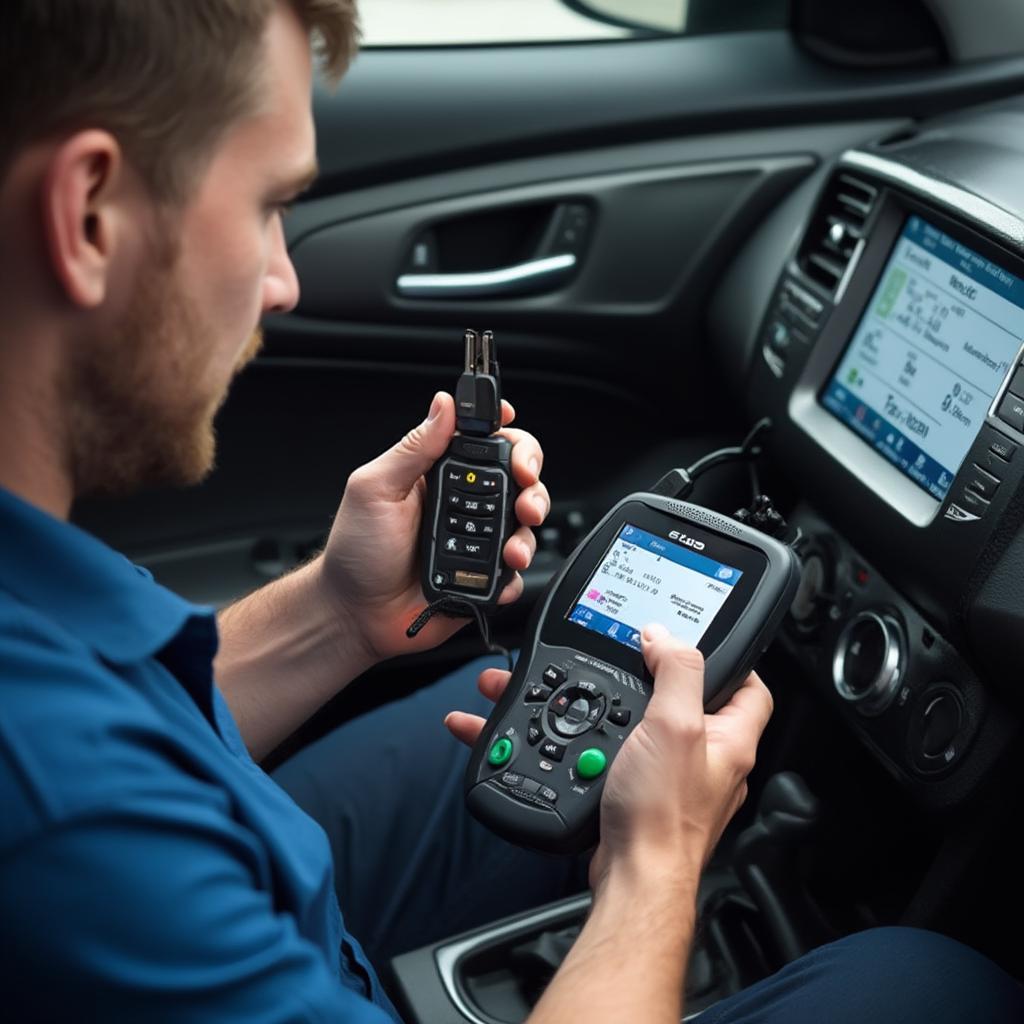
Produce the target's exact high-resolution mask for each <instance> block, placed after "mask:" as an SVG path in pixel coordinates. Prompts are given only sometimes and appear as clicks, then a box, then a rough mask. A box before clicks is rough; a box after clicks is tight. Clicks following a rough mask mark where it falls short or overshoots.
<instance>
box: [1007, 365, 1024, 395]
mask: <svg viewBox="0 0 1024 1024" xmlns="http://www.w3.org/2000/svg"><path fill="white" fill-rule="evenodd" d="M1010 391H1011V392H1012V393H1013V394H1015V395H1017V397H1018V398H1024V366H1018V367H1017V370H1016V372H1015V373H1014V375H1013V380H1011V381H1010Z"/></svg>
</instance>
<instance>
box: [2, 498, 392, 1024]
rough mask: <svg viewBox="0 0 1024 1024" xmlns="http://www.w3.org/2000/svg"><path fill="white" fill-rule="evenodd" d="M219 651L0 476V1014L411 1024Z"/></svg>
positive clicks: (151, 588) (205, 621)
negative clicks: (351, 928)
mask: <svg viewBox="0 0 1024 1024" xmlns="http://www.w3.org/2000/svg"><path fill="white" fill-rule="evenodd" d="M216 648H217V629H216V622H215V619H214V616H213V613H212V611H211V610H210V609H208V608H201V607H197V606H195V605H192V604H189V603H188V602H187V601H184V600H183V599H182V598H180V597H178V596H176V595H175V594H173V593H171V592H170V591H169V590H166V589H165V588H163V587H161V586H159V585H158V584H157V583H155V582H154V581H153V579H152V577H150V576H149V574H148V573H146V572H145V570H142V569H139V568H137V567H136V566H133V565H132V564H131V563H130V562H128V561H127V560H126V559H125V558H124V557H123V556H122V555H119V554H117V553H116V552H115V551H112V550H111V549H110V548H108V547H106V546H105V545H104V544H102V543H100V542H99V541H98V540H96V539H95V538H93V537H91V536H89V535H88V534H86V533H84V532H82V531H81V530H79V529H77V528H76V527H74V526H72V525H70V524H68V523H65V522H61V521H60V520H57V519H54V518H53V517H51V516H49V515H47V514H46V513H44V512H42V511H41V510H39V509H37V508H35V507H34V506H32V505H29V504H27V503H25V502H24V501H21V500H19V499H18V498H16V497H15V496H14V495H12V494H10V493H9V492H7V491H4V490H2V489H0V976H2V977H3V983H2V984H0V1015H2V1016H3V1017H4V1018H5V1019H8V1020H17V1021H28V1020H37V1019H38V1020H92V1019H96V1020H102V1021H147V1022H155V1021H165V1020H175V1021H182V1020H188V1021H211V1022H212V1021H218V1022H219V1021H236V1020H237V1021H245V1022H246V1024H256V1022H267V1024H270V1022H275V1024H276V1022H283V1021H346V1022H358V1024H390V1022H392V1021H395V1020H398V1019H399V1018H398V1015H397V1013H396V1012H395V1011H394V1009H393V1007H392V1006H391V1004H390V1003H389V1001H388V999H387V996H386V995H384V993H383V991H382V990H381V987H380V983H379V981H378V980H377V977H376V975H375V974H374V971H373V968H372V967H371V966H370V964H369V962H368V961H367V959H366V957H365V955H364V954H363V952H362V950H361V949H360V947H359V945H358V943H357V942H356V940H355V939H354V938H352V936H350V935H349V934H348V933H347V932H346V931H345V928H344V924H343V922H342V918H341V912H340V911H339V909H338V903H337V899H336V897H335V895H334V884H333V868H332V864H331V853H330V847H329V845H328V842H327V837H326V835H325V834H324V832H323V830H322V829H321V828H320V826H319V825H317V824H316V823H315V822H314V821H313V820H312V819H311V818H310V817H309V816H308V815H306V814H305V813H304V812H303V811H301V810H300V809H299V808H298V807H297V806H296V805H295V803H294V802H293V801H292V800H291V798H290V797H288V796H287V795H286V794H285V793H284V792H283V790H281V788H280V787H279V786H277V785H276V784H275V783H274V782H273V781H272V780H271V779H270V778H269V777H268V776H267V775H266V774H265V773H264V772H263V771H262V770H261V769H260V768H259V766H258V765H256V764H255V763H254V762H253V761H252V759H251V758H250V757H249V754H248V752H247V751H246V749H245V746H244V744H243V742H242V738H241V736H240V734H239V732H238V729H237V728H236V726H235V723H234V720H233V719H232V717H231V714H230V712H229V710H228V707H227V705H226V703H225V702H224V699H223V698H222V696H221V695H220V693H219V691H218V690H217V687H216V686H215V685H214V680H213V657H214V653H215V651H216ZM281 682H282V685H287V683H288V681H287V680H282V681H281ZM338 783H339V784H342V783H343V780H340V779H339V780H338Z"/></svg>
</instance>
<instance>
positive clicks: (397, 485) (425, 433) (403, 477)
mask: <svg viewBox="0 0 1024 1024" xmlns="http://www.w3.org/2000/svg"><path fill="white" fill-rule="evenodd" d="M454 433H455V400H454V399H453V398H452V396H451V395H449V394H446V393H445V392H444V391H439V392H438V393H437V394H436V395H434V401H433V402H432V403H431V406H430V412H429V413H428V414H427V418H426V419H425V420H424V421H423V422H422V423H420V424H419V426H416V427H413V428H412V430H410V431H409V433H408V434H406V435H405V437H403V438H402V440H401V441H399V442H398V444H396V445H394V447H392V448H390V449H388V451H386V452H385V453H384V454H383V455H381V456H380V458H378V459H377V460H376V463H377V464H376V467H375V468H376V469H377V471H378V472H379V473H380V474H381V477H382V481H381V482H382V483H384V484H385V486H386V487H387V488H388V489H389V490H393V491H395V492H397V493H398V494H400V495H401V496H403V497H404V496H405V495H407V494H408V493H409V492H410V491H411V490H412V489H413V487H414V486H415V484H416V481H417V480H419V478H420V477H421V476H423V474H424V473H426V472H427V471H428V470H429V469H430V467H431V466H433V465H434V463H435V462H437V460H438V459H439V458H441V456H442V455H444V453H445V450H446V449H447V447H448V444H449V442H450V441H451V439H452V436H453V435H454Z"/></svg>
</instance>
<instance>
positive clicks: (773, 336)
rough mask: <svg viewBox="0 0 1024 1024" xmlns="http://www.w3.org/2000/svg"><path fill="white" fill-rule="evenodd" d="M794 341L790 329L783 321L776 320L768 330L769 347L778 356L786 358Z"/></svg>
mask: <svg viewBox="0 0 1024 1024" xmlns="http://www.w3.org/2000/svg"><path fill="white" fill-rule="evenodd" d="M792 341H793V338H792V335H791V334H790V332H789V328H788V327H787V326H786V325H785V324H784V323H783V322H782V321H781V320H776V321H775V322H774V323H773V324H772V325H771V327H769V328H768V347H769V348H770V349H771V350H772V351H773V352H775V353H777V354H778V355H780V356H785V355H786V353H787V352H788V351H789V346H790V345H791V344H792Z"/></svg>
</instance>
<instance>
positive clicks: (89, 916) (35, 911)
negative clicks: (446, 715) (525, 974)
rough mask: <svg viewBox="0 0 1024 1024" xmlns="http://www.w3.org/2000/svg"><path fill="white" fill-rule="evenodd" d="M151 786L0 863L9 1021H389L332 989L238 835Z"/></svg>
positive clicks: (0, 932)
mask: <svg viewBox="0 0 1024 1024" xmlns="http://www.w3.org/2000/svg"><path fill="white" fill-rule="evenodd" d="M185 796H186V794H182V793H180V792H173V791H171V792H163V793H161V792H154V793H147V794H142V795H137V796H135V797H133V798H131V799H123V800H119V801H118V802H117V804H116V805H114V806H111V807H109V808H106V809H103V810H102V811H94V812H90V813H89V814H88V815H86V816H80V817H78V818H74V819H70V820H66V821H63V822H61V823H59V824H56V825H52V826H51V827H49V828H48V829H46V830H45V831H43V832H41V833H38V834H37V835H36V836H35V837H34V838H33V839H31V840H30V841H28V842H25V843H22V844H21V845H19V846H17V847H16V848H14V849H13V850H9V851H8V853H7V854H6V855H5V856H4V858H3V860H2V861H0V907H2V908H3V911H2V913H0V956H2V957H3V960H4V963H3V973H4V975H5V978H6V979H7V981H6V982H5V985H4V989H5V992H4V1014H5V1015H7V1014H10V1015H11V1016H10V1018H9V1019H11V1020H25V1021H30V1020H65V1019H77V1020H93V1019H95V1020H102V1021H109V1022H114V1021H134V1022H137V1021H142V1020H144V1021H147V1022H148V1024H157V1022H163V1021H199V1020H202V1021H217V1022H233V1021H239V1022H241V1021H244V1022H246V1024H283V1022H285V1021H289V1022H292V1021H316V1022H320V1021H331V1022H336V1021H343V1022H346V1024H349V1022H351V1024H394V1022H393V1020H392V1018H391V1017H390V1015H388V1014H386V1013H385V1012H384V1011H383V1010H382V1009H381V1008H380V1007H378V1006H376V1005H374V1004H373V1003H371V1002H370V1001H368V1000H366V999H364V998H363V997H362V996H361V995H359V994H358V993H357V992H355V991H353V990H351V989H348V988H346V987H345V986H343V985H342V984H341V983H340V981H339V980H338V978H337V977H336V976H335V975H334V974H333V973H332V972H331V970H330V969H329V968H328V965H327V964H326V963H325V961H324V958H323V954H322V952H321V951H320V950H319V949H318V948H317V947H316V946H315V945H314V944H313V943H311V942H309V941H308V940H307V939H305V938H303V936H301V935H300V934H299V932H298V929H297V927H296V923H295V921H294V919H293V917H292V916H291V915H290V914H288V913H285V912H282V911H279V910H278V909H276V908H275V907H274V905H273V900H272V895H271V894H270V893H269V892H267V891H266V890H265V889H264V888H261V887H259V886H258V885H257V884H256V879H255V876H254V873H253V861H252V857H251V852H252V851H251V850H249V849H247V839H246V836H245V834H244V833H243V832H241V831H239V830H236V829H233V828H232V827H230V826H231V825H232V824H233V823H231V822H224V821H223V820H222V817H223V816H222V815H218V813H216V811H215V810H214V809H213V808H209V807H204V806H202V804H201V803H200V805H199V806H196V804H195V803H193V802H189V803H188V805H187V806H184V805H183V800H184V799H185Z"/></svg>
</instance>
